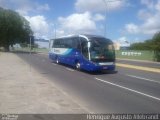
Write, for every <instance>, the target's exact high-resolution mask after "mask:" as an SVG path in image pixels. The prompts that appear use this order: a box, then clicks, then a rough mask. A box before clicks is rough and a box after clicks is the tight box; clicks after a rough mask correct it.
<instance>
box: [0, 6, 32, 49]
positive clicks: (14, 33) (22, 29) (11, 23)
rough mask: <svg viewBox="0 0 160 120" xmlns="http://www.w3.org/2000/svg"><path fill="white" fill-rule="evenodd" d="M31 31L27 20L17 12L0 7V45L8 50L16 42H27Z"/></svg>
mask: <svg viewBox="0 0 160 120" xmlns="http://www.w3.org/2000/svg"><path fill="white" fill-rule="evenodd" d="M31 35H32V36H33V32H32V30H31V28H30V26H29V22H28V21H27V20H26V19H25V18H24V17H22V16H20V15H19V14H18V13H17V12H15V11H12V10H9V9H3V8H0V46H1V47H4V49H5V51H9V46H13V45H14V44H16V43H29V38H30V36H31Z"/></svg>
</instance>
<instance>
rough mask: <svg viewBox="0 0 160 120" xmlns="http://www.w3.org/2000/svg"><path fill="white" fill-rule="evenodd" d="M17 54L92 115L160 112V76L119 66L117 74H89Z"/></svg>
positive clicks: (41, 58)
mask: <svg viewBox="0 0 160 120" xmlns="http://www.w3.org/2000/svg"><path fill="white" fill-rule="evenodd" d="M17 55H18V56H20V57H21V58H22V59H24V60H25V61H27V62H28V63H29V64H30V65H31V70H32V67H34V68H35V69H37V70H38V71H39V72H40V73H41V74H43V76H45V77H46V78H47V79H49V80H51V81H53V82H54V83H55V84H56V85H57V86H58V87H60V88H61V89H62V90H63V91H65V92H66V94H68V95H69V96H70V97H71V98H72V99H73V100H74V101H76V102H77V103H78V104H79V105H81V107H83V108H84V109H86V110H87V111H88V112H90V113H160V112H159V111H160V79H159V78H160V74H159V73H154V72H147V71H143V70H135V69H128V68H123V67H117V71H118V72H117V73H104V74H101V73H98V74H90V73H86V72H82V71H76V70H75V69H72V68H70V67H68V66H64V65H57V64H55V63H53V62H51V61H50V60H49V59H48V56H47V55H40V54H31V55H29V54H20V53H19V54H17ZM132 64H133V65H134V63H132ZM136 64H137V63H135V65H136ZM143 65H145V64H143ZM53 78H54V79H53Z"/></svg>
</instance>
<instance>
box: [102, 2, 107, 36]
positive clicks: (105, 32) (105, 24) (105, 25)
mask: <svg viewBox="0 0 160 120" xmlns="http://www.w3.org/2000/svg"><path fill="white" fill-rule="evenodd" d="M103 1H104V4H105V22H104V36H105V37H107V2H106V0H103Z"/></svg>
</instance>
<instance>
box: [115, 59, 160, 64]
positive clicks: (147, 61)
mask: <svg viewBox="0 0 160 120" xmlns="http://www.w3.org/2000/svg"><path fill="white" fill-rule="evenodd" d="M116 59H117V60H127V61H136V62H144V63H154V64H160V62H154V61H149V60H136V59H123V58H116Z"/></svg>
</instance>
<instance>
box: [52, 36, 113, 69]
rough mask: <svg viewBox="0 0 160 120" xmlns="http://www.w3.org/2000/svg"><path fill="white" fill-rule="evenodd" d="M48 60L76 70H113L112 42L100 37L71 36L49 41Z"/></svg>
mask: <svg viewBox="0 0 160 120" xmlns="http://www.w3.org/2000/svg"><path fill="white" fill-rule="evenodd" d="M49 47H50V51H49V58H50V59H51V60H53V61H55V62H56V63H63V64H67V65H71V66H73V67H75V68H76V69H78V70H86V71H102V70H109V71H114V70H115V49H114V46H113V42H112V41H111V40H109V39H106V38H104V37H102V36H95V35H72V36H66V37H61V38H56V39H51V40H50V45H49Z"/></svg>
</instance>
